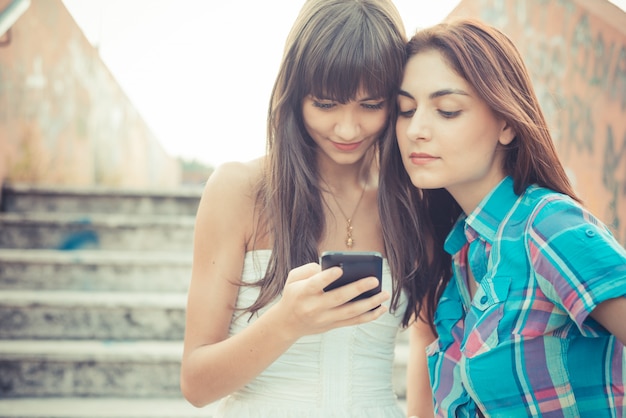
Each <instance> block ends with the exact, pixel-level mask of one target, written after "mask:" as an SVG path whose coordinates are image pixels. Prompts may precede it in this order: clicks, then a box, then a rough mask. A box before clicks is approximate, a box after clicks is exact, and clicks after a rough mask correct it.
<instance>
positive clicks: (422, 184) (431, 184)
mask: <svg viewBox="0 0 626 418" xmlns="http://www.w3.org/2000/svg"><path fill="white" fill-rule="evenodd" d="M410 178H411V183H412V184H413V186H415V187H418V188H420V189H441V188H442V187H444V186H443V185H442V184H441V183H440V182H437V181H433V179H429V178H427V177H425V176H423V175H416V174H413V175H412V176H410Z"/></svg>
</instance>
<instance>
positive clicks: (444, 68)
mask: <svg viewBox="0 0 626 418" xmlns="http://www.w3.org/2000/svg"><path fill="white" fill-rule="evenodd" d="M398 105H399V115H398V120H397V123H396V132H397V136H398V146H399V148H400V153H401V157H402V161H403V163H404V167H405V169H406V171H407V173H408V175H409V177H410V178H411V182H412V183H413V185H415V186H416V187H420V188H425V189H436V188H445V189H447V190H448V192H450V194H451V195H452V196H453V197H454V198H455V200H456V201H457V202H458V203H459V205H460V206H461V207H462V208H463V210H464V211H465V212H466V213H469V212H471V211H472V210H473V209H474V208H475V207H476V206H477V205H478V203H480V201H481V200H482V198H483V197H484V196H486V195H487V193H489V191H490V190H491V189H492V188H493V187H495V186H496V185H497V184H498V183H499V182H500V181H501V180H502V179H503V178H504V176H505V174H504V169H503V156H504V150H503V149H502V147H501V146H500V145H506V144H509V143H510V142H511V141H512V140H513V138H514V133H513V132H512V130H511V129H510V128H509V127H508V126H507V124H506V122H505V121H503V120H501V119H499V118H497V117H496V115H495V114H494V113H493V112H492V111H491V109H490V108H489V107H488V106H487V104H486V103H485V101H484V100H483V99H482V98H480V97H479V96H478V95H477V94H476V92H475V90H474V89H473V88H472V86H471V85H470V84H469V83H468V82H467V81H466V80H465V79H463V78H462V77H461V76H459V75H458V74H457V73H456V72H455V71H454V69H453V68H452V67H451V66H450V65H448V63H447V61H446V60H445V59H444V57H443V55H441V53H440V52H438V51H436V50H427V51H423V52H419V53H417V54H416V55H413V56H412V57H411V58H410V59H409V61H408V63H407V65H406V68H405V71H404V78H403V80H402V85H401V90H400V94H399V95H398Z"/></svg>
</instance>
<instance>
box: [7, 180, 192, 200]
mask: <svg viewBox="0 0 626 418" xmlns="http://www.w3.org/2000/svg"><path fill="white" fill-rule="evenodd" d="M2 189H3V193H4V194H11V195H31V194H35V195H46V196H85V197H89V196H111V197H119V196H123V197H127V196H128V197H173V198H177V197H180V198H187V197H191V198H198V199H199V198H200V196H201V195H202V189H203V188H202V186H184V187H176V188H158V189H157V188H117V187H106V186H84V187H80V186H60V185H49V186H47V185H39V184H26V183H7V184H4V185H3V187H2Z"/></svg>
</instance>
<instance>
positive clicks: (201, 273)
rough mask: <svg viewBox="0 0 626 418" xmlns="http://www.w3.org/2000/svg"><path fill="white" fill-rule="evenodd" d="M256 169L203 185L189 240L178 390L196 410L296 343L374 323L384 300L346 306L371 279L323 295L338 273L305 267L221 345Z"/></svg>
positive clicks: (232, 171) (237, 167)
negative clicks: (256, 316) (191, 246)
mask: <svg viewBox="0 0 626 418" xmlns="http://www.w3.org/2000/svg"><path fill="white" fill-rule="evenodd" d="M256 173H258V169H256V170H255V169H253V168H251V166H249V165H242V164H230V165H227V166H223V167H220V169H218V170H216V171H215V172H214V173H213V174H212V175H211V178H210V179H209V181H208V182H207V185H206V188H205V191H204V193H203V196H202V199H201V201H200V205H199V207H198V214H197V217H196V226H195V232H194V250H193V252H194V254H193V268H192V277H191V283H190V287H189V292H188V300H187V316H186V324H185V340H184V349H183V358H182V364H181V390H182V393H183V395H184V396H185V398H186V399H187V400H188V401H189V402H190V403H192V404H194V405H196V406H203V405H206V404H208V403H210V402H213V401H215V400H217V399H219V398H221V397H223V396H225V395H227V394H229V393H231V392H233V391H235V390H237V389H238V388H240V387H242V386H243V385H245V384H246V383H247V382H249V381H250V380H251V379H253V378H254V377H255V376H257V375H258V374H259V373H261V372H262V371H263V370H264V369H265V368H266V367H267V366H269V365H270V364H271V363H272V362H273V361H274V360H275V359H276V358H278V357H279V356H280V355H281V354H282V353H284V351H285V350H287V349H288V348H289V347H290V346H291V344H293V343H294V342H295V341H296V340H297V339H298V338H299V337H301V336H303V335H308V334H313V333H319V332H323V331H326V330H328V329H332V328H335V327H338V326H345V325H353V324H358V323H362V322H367V321H370V320H373V319H376V318H377V317H379V316H380V315H382V314H383V313H384V311H385V308H384V307H381V308H378V309H375V310H374V311H371V312H370V311H369V310H370V309H371V308H374V307H376V306H378V305H380V304H381V303H382V302H383V301H384V300H386V299H387V298H388V297H389V295H388V294H386V293H385V292H382V293H380V294H378V295H376V296H373V297H371V298H369V299H366V300H363V301H359V302H355V303H351V304H346V305H344V303H345V302H347V301H349V300H350V299H351V298H352V297H354V296H356V295H358V294H360V293H361V292H363V291H364V290H368V289H371V288H373V287H375V286H376V285H377V280H376V279H374V278H366V279H362V280H360V281H358V282H355V283H353V284H351V285H348V286H345V287H343V288H339V289H336V290H334V291H332V292H326V293H325V292H323V288H324V287H325V286H326V285H327V284H329V283H330V282H332V281H333V280H335V279H337V278H338V277H339V276H340V274H341V270H340V269H338V268H337V269H329V270H327V271H323V272H322V271H321V270H320V267H319V265H317V264H309V265H305V266H301V267H299V268H297V269H294V270H292V272H291V273H290V274H289V277H288V279H287V284H286V285H285V288H284V290H283V295H282V297H281V298H280V300H279V301H278V302H277V303H276V304H275V305H273V306H272V308H270V309H268V310H267V311H266V312H265V314H263V315H262V316H261V317H260V318H259V319H257V320H256V321H254V322H253V323H251V324H250V326H249V327H247V328H246V329H245V330H244V331H242V332H241V333H239V334H237V335H234V336H232V337H230V338H229V337H228V330H229V325H230V322H231V318H232V315H233V307H234V306H235V303H236V298H237V294H238V290H239V289H238V286H237V284H236V283H238V282H239V280H240V278H241V271H242V266H243V260H244V257H245V253H246V249H247V247H246V244H247V242H248V241H249V239H250V237H251V236H252V234H253V219H254V216H253V212H254V201H253V196H254V194H253V192H252V187H251V184H254V182H255V175H257V174H256Z"/></svg>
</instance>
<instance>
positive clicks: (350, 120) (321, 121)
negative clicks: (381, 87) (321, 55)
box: [302, 92, 389, 164]
mask: <svg viewBox="0 0 626 418" xmlns="http://www.w3.org/2000/svg"><path fill="white" fill-rule="evenodd" d="M388 109H389V104H388V103H387V102H386V101H385V100H384V99H382V98H379V97H370V96H368V95H367V94H365V93H362V92H359V93H358V94H357V97H356V98H355V100H353V101H350V102H347V103H343V104H342V103H339V102H336V101H334V100H331V99H327V98H323V97H313V96H307V97H305V98H304V100H303V101H302V114H303V118H304V125H305V127H306V130H307V132H308V133H309V135H310V136H311V138H313V141H315V143H316V144H317V145H318V147H319V149H320V151H321V154H322V155H326V156H327V157H328V158H329V159H331V160H332V161H334V162H336V163H338V164H353V163H355V162H357V161H359V160H361V159H362V158H363V156H364V155H365V154H366V152H367V151H368V150H369V149H370V148H371V147H372V145H373V144H375V143H376V141H377V140H378V138H379V136H380V134H381V133H382V131H383V129H384V128H385V124H386V122H387V118H388Z"/></svg>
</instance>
